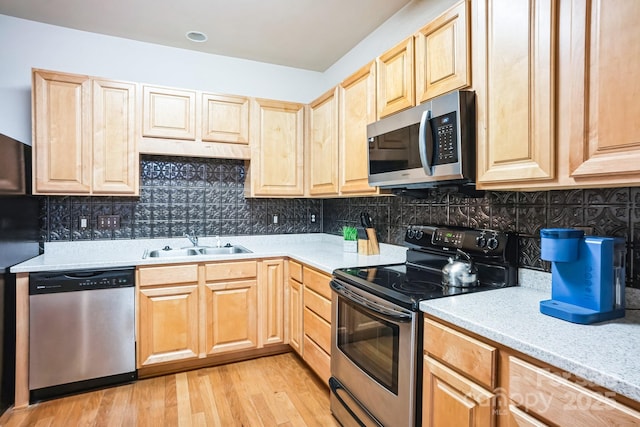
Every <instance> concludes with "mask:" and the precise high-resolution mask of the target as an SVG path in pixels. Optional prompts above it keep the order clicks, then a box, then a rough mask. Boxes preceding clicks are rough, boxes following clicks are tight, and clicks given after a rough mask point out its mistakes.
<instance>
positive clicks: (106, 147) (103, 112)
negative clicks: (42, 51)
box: [93, 80, 140, 195]
mask: <svg viewBox="0 0 640 427" xmlns="http://www.w3.org/2000/svg"><path fill="white" fill-rule="evenodd" d="M135 94H136V85H135V84H133V83H121V82H112V81H106V80H94V81H93V193H95V194H130V195H134V194H138V192H139V189H138V179H139V164H140V161H139V159H138V153H137V150H136V128H135V126H136V120H135V105H136V104H135Z"/></svg>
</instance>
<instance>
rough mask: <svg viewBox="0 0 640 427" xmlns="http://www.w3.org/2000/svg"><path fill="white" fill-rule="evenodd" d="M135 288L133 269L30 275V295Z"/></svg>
mask: <svg viewBox="0 0 640 427" xmlns="http://www.w3.org/2000/svg"><path fill="white" fill-rule="evenodd" d="M133 286H135V274H134V269H133V268H117V269H110V270H74V271H55V272H46V273H32V274H30V275H29V295H38V294H51V293H57V292H74V291H89V290H96V289H114V288H126V287H133Z"/></svg>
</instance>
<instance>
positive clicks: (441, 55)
mask: <svg viewBox="0 0 640 427" xmlns="http://www.w3.org/2000/svg"><path fill="white" fill-rule="evenodd" d="M469 9H470V1H469V0H463V1H461V2H459V3H456V4H455V5H453V6H452V7H451V8H449V9H448V10H446V11H445V12H444V13H442V14H441V15H440V16H438V17H437V18H436V19H434V20H433V21H431V22H430V23H429V24H427V25H426V26H424V27H423V28H421V29H420V30H419V31H418V32H417V33H416V34H415V35H413V36H412V37H409V38H407V39H405V40H403V41H402V42H400V43H399V44H397V45H396V46H394V47H393V48H391V49H389V50H388V51H387V52H385V53H384V54H382V55H380V57H378V59H377V60H376V62H377V90H378V93H377V99H378V100H377V118H378V119H380V118H382V117H386V116H388V115H390V114H393V113H397V112H398V111H401V110H404V109H406V108H409V107H413V106H414V105H417V104H420V103H422V102H424V101H427V100H429V99H431V98H433V97H435V96H438V95H442V94H443V93H446V92H449V91H452V90H455V89H462V88H465V87H468V86H469V85H470V84H471V43H470V20H469Z"/></svg>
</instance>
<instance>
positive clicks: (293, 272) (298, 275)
mask: <svg viewBox="0 0 640 427" xmlns="http://www.w3.org/2000/svg"><path fill="white" fill-rule="evenodd" d="M289 277H291V278H292V279H293V280H296V281H298V282H300V283H302V264H300V263H297V262H295V261H289Z"/></svg>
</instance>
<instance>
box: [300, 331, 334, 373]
mask: <svg viewBox="0 0 640 427" xmlns="http://www.w3.org/2000/svg"><path fill="white" fill-rule="evenodd" d="M304 361H305V362H307V364H308V365H309V366H310V367H311V369H313V370H314V371H315V373H316V374H318V376H319V377H320V379H322V381H323V382H324V383H325V384H328V383H329V377H331V356H329V355H328V354H327V353H325V352H324V350H322V349H321V348H320V347H318V344H316V343H315V342H313V341H312V340H310V339H309V337H307V336H305V337H304Z"/></svg>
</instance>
